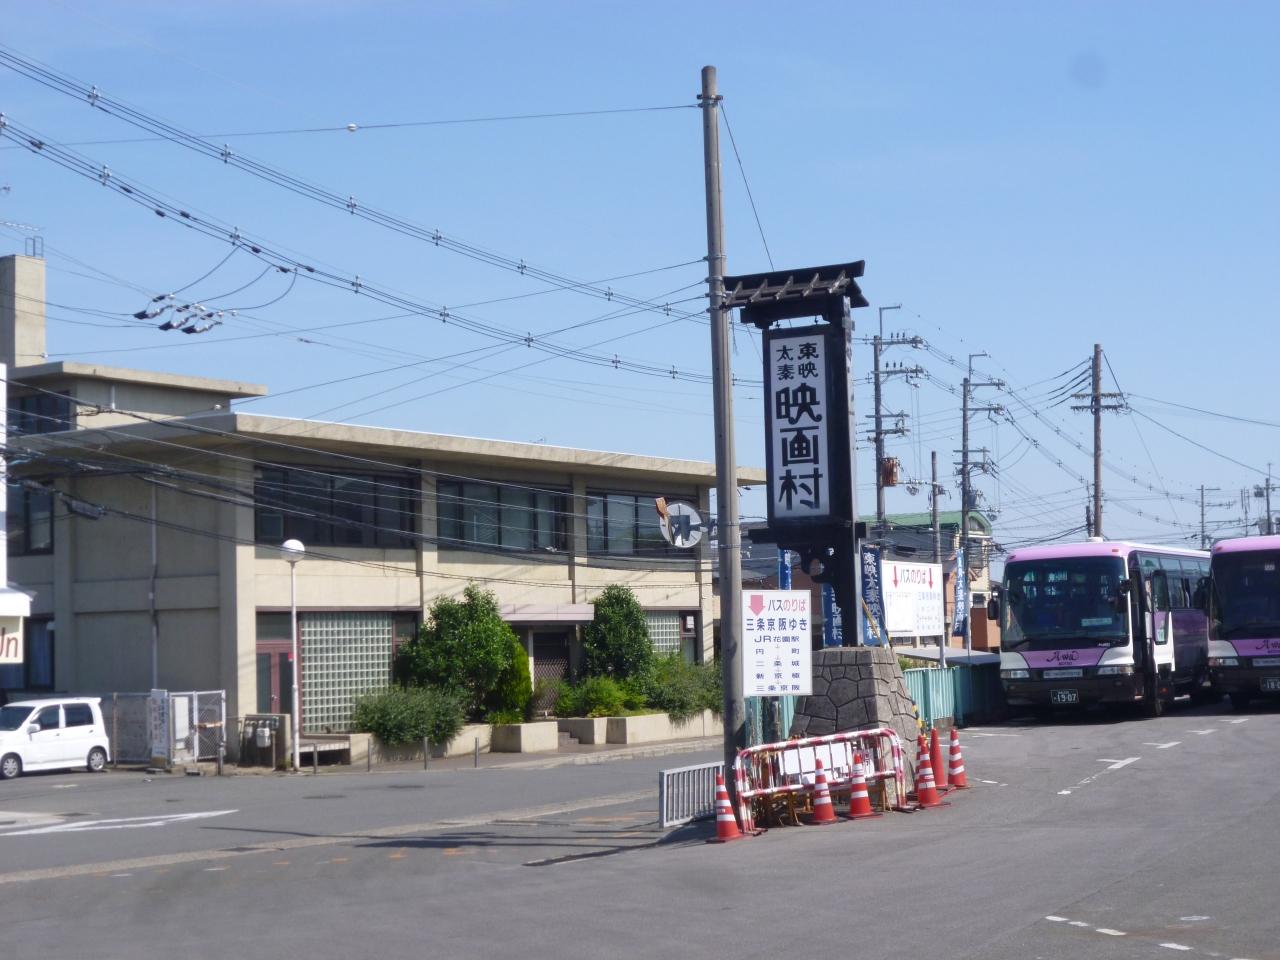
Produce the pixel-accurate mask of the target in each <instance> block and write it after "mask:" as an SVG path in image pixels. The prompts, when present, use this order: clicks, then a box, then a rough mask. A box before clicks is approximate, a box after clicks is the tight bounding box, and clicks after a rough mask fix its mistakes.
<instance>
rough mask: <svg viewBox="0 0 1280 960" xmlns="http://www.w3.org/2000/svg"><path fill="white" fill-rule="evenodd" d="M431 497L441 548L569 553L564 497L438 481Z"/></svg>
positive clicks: (518, 488) (501, 486)
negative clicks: (435, 513) (462, 547)
mask: <svg viewBox="0 0 1280 960" xmlns="http://www.w3.org/2000/svg"><path fill="white" fill-rule="evenodd" d="M436 494H437V498H436V502H437V507H438V512H439V534H440V539H441V541H442V542H444V543H445V544H447V545H451V546H462V545H467V546H484V547H498V548H501V549H504V550H525V551H528V550H560V551H563V550H567V549H568V548H569V532H568V530H569V525H568V520H567V517H566V514H567V509H566V504H567V502H568V497H567V495H566V494H564V493H559V492H556V491H554V490H535V489H532V488H530V487H523V486H515V485H510V484H497V483H471V482H461V481H457V480H441V481H439V482H438V483H437V485H436Z"/></svg>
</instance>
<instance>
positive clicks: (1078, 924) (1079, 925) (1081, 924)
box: [1067, 920, 1089, 927]
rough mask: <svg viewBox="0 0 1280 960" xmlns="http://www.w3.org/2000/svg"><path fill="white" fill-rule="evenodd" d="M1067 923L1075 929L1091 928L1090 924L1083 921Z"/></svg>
mask: <svg viewBox="0 0 1280 960" xmlns="http://www.w3.org/2000/svg"><path fill="white" fill-rule="evenodd" d="M1067 923H1068V924H1070V925H1071V926H1073V927H1087V926H1089V924H1087V923H1085V922H1084V921H1083V920H1068V921H1067Z"/></svg>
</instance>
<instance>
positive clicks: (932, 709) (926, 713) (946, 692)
mask: <svg viewBox="0 0 1280 960" xmlns="http://www.w3.org/2000/svg"><path fill="white" fill-rule="evenodd" d="M956 669H957V668H956V667H948V668H947V669H945V670H940V669H933V668H931V667H915V668H912V669H910V670H903V671H902V676H903V677H904V678H905V679H906V681H907V692H908V693H910V694H911V699H912V700H914V701H915V702H916V708H917V709H918V710H919V711H920V719H921V720H923V721H924V722H925V723H930V724H931V723H936V722H937V721H939V720H949V719H951V718H953V717H955V715H956V713H955V711H956V691H955V686H956V681H955V672H956Z"/></svg>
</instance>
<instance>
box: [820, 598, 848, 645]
mask: <svg viewBox="0 0 1280 960" xmlns="http://www.w3.org/2000/svg"><path fill="white" fill-rule="evenodd" d="M822 645H823V646H824V647H843V646H844V612H843V611H842V610H841V609H840V604H838V603H836V592H835V591H834V590H832V589H831V584H829V583H824V584H823V585H822Z"/></svg>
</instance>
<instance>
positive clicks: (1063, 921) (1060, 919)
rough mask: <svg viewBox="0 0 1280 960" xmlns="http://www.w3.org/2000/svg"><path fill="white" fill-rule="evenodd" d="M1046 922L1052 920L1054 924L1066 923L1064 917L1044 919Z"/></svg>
mask: <svg viewBox="0 0 1280 960" xmlns="http://www.w3.org/2000/svg"><path fill="white" fill-rule="evenodd" d="M1045 919H1046V920H1052V921H1053V922H1054V923H1066V922H1067V918H1066V917H1045Z"/></svg>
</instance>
